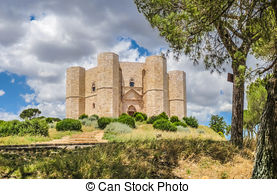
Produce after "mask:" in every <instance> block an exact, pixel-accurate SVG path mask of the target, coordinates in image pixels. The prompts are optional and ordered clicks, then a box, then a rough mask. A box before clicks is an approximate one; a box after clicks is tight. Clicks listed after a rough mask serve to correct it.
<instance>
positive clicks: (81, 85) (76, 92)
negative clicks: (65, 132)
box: [66, 67, 85, 119]
mask: <svg viewBox="0 0 277 194" xmlns="http://www.w3.org/2000/svg"><path fill="white" fill-rule="evenodd" d="M83 113H85V69H84V68H82V67H70V68H68V69H67V71H66V117H67V118H75V119H76V118H78V117H79V116H80V115H81V114H83Z"/></svg>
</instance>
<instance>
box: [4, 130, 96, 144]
mask: <svg viewBox="0 0 277 194" xmlns="http://www.w3.org/2000/svg"><path fill="white" fill-rule="evenodd" d="M93 130H95V128H93V127H87V126H83V127H82V131H57V130H56V129H54V128H51V129H49V136H48V137H45V136H30V135H25V136H17V135H15V136H8V137H0V145H24V144H32V143H39V142H48V141H51V140H54V139H61V138H63V137H65V136H72V135H74V134H80V133H82V132H89V131H93Z"/></svg>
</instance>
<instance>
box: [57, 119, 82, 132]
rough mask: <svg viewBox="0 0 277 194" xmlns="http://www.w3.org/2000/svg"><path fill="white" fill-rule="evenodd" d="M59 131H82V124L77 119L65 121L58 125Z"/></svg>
mask: <svg viewBox="0 0 277 194" xmlns="http://www.w3.org/2000/svg"><path fill="white" fill-rule="evenodd" d="M56 129H57V131H80V130H81V129H82V124H81V122H80V121H79V120H75V119H64V120H62V121H60V122H58V123H57V125H56Z"/></svg>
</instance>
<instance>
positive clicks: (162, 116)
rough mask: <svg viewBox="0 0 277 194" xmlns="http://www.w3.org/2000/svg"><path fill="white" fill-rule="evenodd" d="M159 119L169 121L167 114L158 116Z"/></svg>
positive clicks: (163, 113)
mask: <svg viewBox="0 0 277 194" xmlns="http://www.w3.org/2000/svg"><path fill="white" fill-rule="evenodd" d="M158 117H159V119H166V120H168V116H167V114H166V113H165V112H162V113H161V114H159V115H158Z"/></svg>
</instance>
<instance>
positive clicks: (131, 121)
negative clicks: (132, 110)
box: [117, 115, 136, 128]
mask: <svg viewBox="0 0 277 194" xmlns="http://www.w3.org/2000/svg"><path fill="white" fill-rule="evenodd" d="M117 121H118V122H120V123H124V124H126V125H128V126H129V127H131V128H136V123H135V120H134V119H133V117H131V116H129V115H124V116H122V115H121V116H120V117H119V118H118V119H117Z"/></svg>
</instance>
